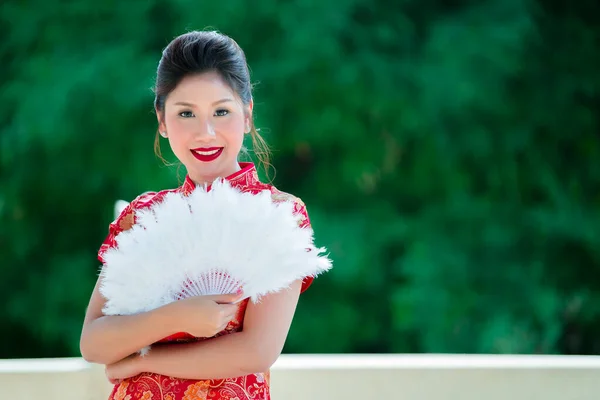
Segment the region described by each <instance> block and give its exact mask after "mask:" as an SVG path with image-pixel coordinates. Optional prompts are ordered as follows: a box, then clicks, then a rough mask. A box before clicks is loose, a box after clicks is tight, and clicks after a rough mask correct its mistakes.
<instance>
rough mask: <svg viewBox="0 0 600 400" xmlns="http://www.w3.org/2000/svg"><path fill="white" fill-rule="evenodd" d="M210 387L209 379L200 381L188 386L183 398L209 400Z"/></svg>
mask: <svg viewBox="0 0 600 400" xmlns="http://www.w3.org/2000/svg"><path fill="white" fill-rule="evenodd" d="M209 387H210V384H209V383H208V381H198V382H196V383H194V384H193V385H190V386H188V388H187V390H186V391H185V393H184V397H183V399H182V400H207V396H208V388H209Z"/></svg>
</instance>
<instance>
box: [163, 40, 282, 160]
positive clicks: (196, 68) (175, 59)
mask: <svg viewBox="0 0 600 400" xmlns="http://www.w3.org/2000/svg"><path fill="white" fill-rule="evenodd" d="M212 71H214V72H217V73H218V74H219V75H220V76H221V78H222V79H223V80H224V81H225V83H227V85H229V87H230V88H231V90H233V91H234V92H235V93H236V94H237V95H238V96H239V97H240V99H241V100H242V103H243V104H244V105H248V104H250V101H251V100H252V84H251V82H250V71H249V70H248V65H247V63H246V56H245V54H244V51H243V50H242V49H241V48H240V46H239V45H238V44H237V43H236V42H235V41H234V40H233V39H231V38H230V37H229V36H226V35H224V34H221V33H219V32H215V31H192V32H188V33H185V34H183V35H180V36H178V37H176V38H175V39H173V41H171V43H169V45H168V46H167V47H166V48H165V49H164V50H163V53H162V57H161V59H160V62H159V64H158V70H157V73H156V85H155V87H154V94H155V96H156V97H155V99H154V106H155V108H156V110H158V112H164V110H165V100H166V98H167V96H168V95H169V93H171V92H172V91H173V90H174V89H175V88H176V87H177V85H178V84H179V82H181V80H182V79H183V78H185V77H186V76H188V75H196V74H202V73H205V72H212ZM250 122H251V132H250V134H251V136H252V147H253V151H254V154H255V155H256V157H257V158H258V160H259V162H260V163H261V164H262V167H263V169H264V170H265V172H267V167H268V166H270V162H269V147H268V146H267V143H266V142H265V140H264V139H263V138H262V137H261V136H260V134H259V133H258V132H257V131H256V128H255V126H254V122H253V121H252V120H251V121H250ZM154 151H155V153H156V155H157V156H159V157H160V158H162V155H161V152H160V137H159V134H158V131H157V132H156V138H155V140H154Z"/></svg>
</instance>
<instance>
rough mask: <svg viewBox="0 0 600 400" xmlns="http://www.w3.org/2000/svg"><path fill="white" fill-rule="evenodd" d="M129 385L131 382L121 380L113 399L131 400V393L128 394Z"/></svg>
mask: <svg viewBox="0 0 600 400" xmlns="http://www.w3.org/2000/svg"><path fill="white" fill-rule="evenodd" d="M127 386H129V382H127V381H123V382H121V384H120V385H119V388H118V389H117V392H116V393H115V395H114V397H113V400H131V395H129V394H127Z"/></svg>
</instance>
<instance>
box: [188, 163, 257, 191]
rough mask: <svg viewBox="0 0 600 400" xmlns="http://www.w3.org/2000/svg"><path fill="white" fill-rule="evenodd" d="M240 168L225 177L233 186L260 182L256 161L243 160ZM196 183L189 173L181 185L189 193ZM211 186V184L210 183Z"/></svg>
mask: <svg viewBox="0 0 600 400" xmlns="http://www.w3.org/2000/svg"><path fill="white" fill-rule="evenodd" d="M239 165H240V168H241V169H240V170H239V171H236V172H234V173H233V174H231V175H229V176H226V177H225V178H224V179H225V180H227V181H229V183H231V185H232V186H235V187H245V186H249V185H252V184H254V183H256V182H258V174H257V172H256V167H255V166H254V163H251V162H241V163H239ZM197 186H198V185H196V183H195V182H194V181H193V180H192V178H190V176H189V174H188V175H186V176H185V181H184V182H183V185H181V187H180V189H181V191H182V192H183V193H184V194H186V195H188V194H190V193H192V191H193V190H194V189H195V188H196V187H197ZM209 187H210V185H209Z"/></svg>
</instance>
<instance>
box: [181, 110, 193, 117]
mask: <svg viewBox="0 0 600 400" xmlns="http://www.w3.org/2000/svg"><path fill="white" fill-rule="evenodd" d="M179 116H180V117H183V118H192V117H193V116H194V113H193V112H191V111H182V112H180V113H179Z"/></svg>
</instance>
